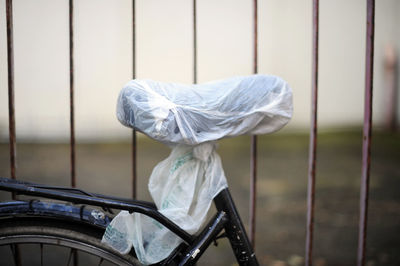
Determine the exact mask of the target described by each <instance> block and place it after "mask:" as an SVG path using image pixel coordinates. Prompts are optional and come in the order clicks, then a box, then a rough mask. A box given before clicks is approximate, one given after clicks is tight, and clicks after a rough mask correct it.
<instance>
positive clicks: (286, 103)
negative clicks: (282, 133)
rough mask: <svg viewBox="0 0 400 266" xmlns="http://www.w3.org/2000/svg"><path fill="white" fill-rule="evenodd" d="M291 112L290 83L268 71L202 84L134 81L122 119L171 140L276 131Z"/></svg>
mask: <svg viewBox="0 0 400 266" xmlns="http://www.w3.org/2000/svg"><path fill="white" fill-rule="evenodd" d="M291 115H292V92H291V89H290V87H289V85H288V84H287V83H286V82H285V81H284V80H283V79H281V78H279V77H276V76H268V75H252V76H243V77H234V78H230V79H226V80H220V81H214V82H209V83H205V84H201V85H182V84H176V83H162V82H157V81H153V80H132V81H130V82H129V83H128V84H127V85H126V86H125V87H124V88H123V89H122V91H121V93H120V95H119V98H118V106H117V117H118V120H119V121H120V122H121V123H122V124H124V125H126V126H128V127H133V128H135V129H137V130H138V131H140V132H142V133H144V134H146V135H148V136H149V137H151V138H153V139H156V140H158V141H161V142H163V143H165V144H169V145H171V144H188V145H196V144H199V143H203V142H206V141H213V140H217V139H221V138H223V137H233V136H238V135H242V134H266V133H271V132H274V131H276V130H279V129H280V128H281V127H283V126H284V125H285V124H286V123H287V122H288V121H289V119H290V118H291Z"/></svg>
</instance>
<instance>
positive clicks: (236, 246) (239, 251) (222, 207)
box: [214, 188, 259, 265]
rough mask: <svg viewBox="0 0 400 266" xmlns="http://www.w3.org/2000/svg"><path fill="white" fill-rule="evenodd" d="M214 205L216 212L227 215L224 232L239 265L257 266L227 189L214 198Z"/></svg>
mask: <svg viewBox="0 0 400 266" xmlns="http://www.w3.org/2000/svg"><path fill="white" fill-rule="evenodd" d="M214 203H215V206H216V207H217V210H218V211H224V212H225V213H226V214H227V217H228V219H229V221H228V222H227V223H226V224H225V232H226V235H227V237H228V239H229V242H230V243H231V246H232V250H233V252H234V253H235V256H236V259H237V261H238V262H239V264H240V265H259V263H258V261H257V258H256V255H255V253H254V251H253V248H252V246H251V244H250V241H249V238H248V237H247V234H246V230H245V228H244V226H243V223H242V221H241V219H240V216H239V213H238V211H237V209H236V206H235V203H234V202H233V199H232V196H231V194H230V192H229V189H228V188H225V189H223V190H222V191H221V192H220V193H219V194H218V195H217V196H216V197H215V198H214Z"/></svg>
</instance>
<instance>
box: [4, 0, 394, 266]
mask: <svg viewBox="0 0 400 266" xmlns="http://www.w3.org/2000/svg"><path fill="white" fill-rule="evenodd" d="M13 5H14V9H13V13H14V14H13V15H14V60H15V62H14V64H15V69H14V71H15V110H16V133H17V175H18V178H19V179H24V180H27V181H34V182H43V183H46V184H56V185H66V186H68V185H69V184H70V181H69V176H70V170H69V167H70V161H69V156H70V155H69V145H68V143H69V39H68V1H67V0H56V1H55V0H36V1H29V0H14V1H13ZM74 6H75V11H74V12H75V14H74V15H75V17H74V37H75V40H74V46H75V54H74V57H75V134H76V138H77V151H76V153H77V154H76V160H77V166H76V167H77V186H78V187H80V188H83V189H86V190H89V191H96V192H99V193H107V194H113V195H119V196H123V197H130V196H131V187H130V184H131V171H132V166H131V136H132V131H131V130H130V129H128V128H126V127H124V126H122V125H121V124H120V123H119V122H118V121H117V119H116V116H115V108H116V99H117V96H118V93H119V90H120V89H121V88H122V86H123V85H124V84H125V83H127V82H128V81H129V80H130V79H131V78H132V57H133V55H132V44H133V43H132V42H133V38H132V1H130V0H120V1H111V0H79V1H75V3H74ZM135 14H136V40H135V42H136V77H137V78H150V79H154V80H160V81H167V82H179V83H187V84H190V83H192V80H193V71H192V69H193V30H192V29H193V20H192V1H185V0H168V1H155V0H146V1H144V0H137V1H136V13H135ZM399 14H400V2H399V1H397V0H385V1H376V16H375V58H374V102H373V107H374V114H373V123H374V130H373V131H374V132H373V140H372V165H371V171H372V172H371V184H370V185H371V186H370V206H369V209H370V212H369V227H368V238H367V264H368V265H398V264H399V263H400V254H399V253H398V250H400V194H399V193H398V191H399V189H400V168H399V167H398V165H399V163H400V135H399V133H398V132H399V131H398V130H397V127H396V126H397V124H398V121H399V117H400V116H399V113H400V108H399V106H398V104H397V103H398V102H399V97H400V95H399V93H398V90H399V86H398V83H397V77H398V75H399V73H400V71H399V69H398V67H397V54H398V51H399V50H400V28H399V27H398V25H400V16H399ZM252 15H253V2H252V1H248V0H247V1H245V0H235V1H228V0H220V1H211V0H198V1H197V49H198V51H197V58H198V65H197V70H198V72H197V73H198V83H202V82H207V81H210V80H216V79H223V78H227V77H231V76H235V75H249V74H252V71H253V69H252V67H253V63H252V62H253V61H252V60H253V59H252V55H253V30H252V27H253V24H252V21H253V20H252ZM319 32H320V39H319V45H320V57H319V60H320V61H319V106H318V123H319V126H320V127H319V136H318V137H319V139H318V145H319V146H318V161H317V183H316V212H315V219H316V224H315V233H314V235H315V242H314V246H315V248H314V264H315V265H354V264H355V261H356V250H357V234H358V216H359V209H358V208H359V187H360V177H361V145H362V130H361V128H362V123H363V108H364V107H363V102H364V80H365V77H364V73H365V34H366V4H365V1H363V0H352V1H345V0H337V1H328V0H320V29H319ZM0 36H1V37H0V58H1V60H0V176H6V177H7V176H10V166H9V145H8V139H9V135H8V87H7V60H6V58H7V51H6V48H7V45H6V18H5V0H0ZM311 41H312V1H309V0H307V1H306V0H297V1H293V0H292V1H290V0H259V1H258V62H259V63H258V72H259V73H261V74H273V75H278V76H281V77H282V78H284V79H285V80H287V81H288V82H289V84H290V85H291V87H292V88H293V95H294V96H293V97H294V115H293V119H292V121H291V122H290V123H289V125H288V126H287V127H286V128H284V129H283V130H281V131H280V132H278V133H276V134H273V135H268V136H261V137H260V138H259V148H258V149H259V152H258V155H259V158H258V173H259V174H258V176H259V177H258V178H259V179H258V198H257V200H258V202H257V236H256V252H257V254H258V256H259V260H260V262H261V263H262V264H263V265H302V264H303V263H304V248H305V229H306V190H307V170H308V168H307V167H308V165H307V163H308V145H309V136H308V131H309V127H310V110H311V100H310V99H311V56H312V54H311V51H312V50H311V48H312V43H311ZM169 151H170V150H169V148H167V147H166V146H164V145H162V144H159V143H157V142H155V141H153V140H150V139H148V138H147V137H145V136H142V135H139V137H138V168H137V170H138V176H139V180H138V198H139V199H145V200H150V198H149V194H148V192H147V180H148V176H149V175H150V173H151V170H152V168H153V167H154V166H155V165H156V164H157V163H158V162H159V161H161V160H162V159H164V158H165V157H166V156H167V155H168V154H169ZM219 154H220V155H221V157H222V161H223V165H224V169H225V172H226V175H227V178H228V182H229V185H230V187H231V190H232V194H233V196H234V198H235V200H236V203H237V205H238V208H239V211H240V213H241V215H242V218H243V221H244V222H245V224H246V226H247V220H248V209H249V207H248V204H249V203H248V197H249V177H250V162H249V158H250V137H249V136H242V137H237V138H234V139H227V140H221V141H220V146H219ZM9 197H10V195H9V193H0V198H1V199H8V198H9ZM206 254H207V255H206V256H204V257H203V258H202V261H200V263H199V265H231V264H234V258H233V254H232V252H231V251H230V250H229V244H228V243H227V242H226V241H221V243H220V245H219V247H218V248H216V249H213V250H210V251H208V252H207V253H206ZM217 256H218V257H219V258H221V257H222V258H224V260H223V263H219V264H218V263H216V262H215V261H216V260H215V257H217ZM217 261H218V260H217Z"/></svg>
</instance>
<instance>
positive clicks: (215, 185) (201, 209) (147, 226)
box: [102, 142, 227, 264]
mask: <svg viewBox="0 0 400 266" xmlns="http://www.w3.org/2000/svg"><path fill="white" fill-rule="evenodd" d="M226 187H227V182H226V178H225V174H224V171H223V168H222V163H221V159H220V157H219V156H218V154H217V153H216V151H215V144H214V143H211V142H206V143H203V144H200V145H197V146H189V145H178V146H176V147H174V148H173V149H172V152H171V154H170V155H169V157H168V158H167V159H165V160H164V161H162V162H160V163H159V164H158V165H157V166H156V167H155V168H154V169H153V172H152V174H151V176H150V180H149V191H150V194H151V196H152V198H153V200H154V202H155V204H156V205H157V209H158V210H159V211H160V212H161V213H162V214H163V215H165V216H166V217H168V218H169V219H170V220H172V221H173V222H174V223H176V224H177V225H179V226H180V227H181V228H182V229H183V230H185V231H186V232H188V233H189V234H194V233H196V232H197V231H198V230H199V229H200V227H201V226H202V224H203V222H204V221H205V219H206V215H207V212H208V210H209V208H210V206H211V203H212V200H213V198H214V197H215V196H216V195H217V194H218V193H219V192H220V191H221V190H222V189H224V188H226ZM102 241H103V242H104V243H106V244H108V245H109V246H111V247H112V248H114V249H116V250H117V251H119V252H120V253H123V254H126V253H128V252H129V251H130V249H131V247H132V245H133V247H134V248H135V252H136V255H137V257H138V259H139V260H140V262H141V263H143V264H153V263H157V262H159V261H161V260H163V259H165V258H166V257H167V256H168V255H169V254H170V253H171V252H172V251H173V250H174V249H175V248H176V247H177V246H178V245H179V244H180V243H181V242H182V240H181V239H180V238H179V237H178V236H176V235H175V234H174V233H172V232H171V231H169V230H168V229H167V228H165V227H164V226H162V225H161V224H160V223H158V222H157V221H155V220H153V219H152V218H150V217H148V216H145V215H142V214H139V213H134V214H129V213H128V212H127V211H121V212H120V213H119V214H118V215H117V216H116V217H115V218H114V219H113V220H112V221H111V223H110V225H109V226H108V227H107V229H106V232H105V234H104V236H103V240H102Z"/></svg>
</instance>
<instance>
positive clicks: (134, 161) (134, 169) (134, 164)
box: [132, 0, 137, 199]
mask: <svg viewBox="0 0 400 266" xmlns="http://www.w3.org/2000/svg"><path fill="white" fill-rule="evenodd" d="M135 7H136V4H135V0H132V78H133V79H135V78H136V13H135ZM136 138H137V136H136V130H133V131H132V198H133V199H136V191H137V157H136V150H137V142H136Z"/></svg>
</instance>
